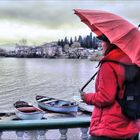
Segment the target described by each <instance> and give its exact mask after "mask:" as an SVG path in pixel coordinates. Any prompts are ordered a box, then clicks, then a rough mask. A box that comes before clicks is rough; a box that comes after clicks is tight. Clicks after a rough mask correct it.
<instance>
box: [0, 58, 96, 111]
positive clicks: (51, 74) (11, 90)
mask: <svg viewBox="0 0 140 140" xmlns="http://www.w3.org/2000/svg"><path fill="white" fill-rule="evenodd" d="M96 66H97V62H93V61H89V60H87V59H38V58H37V59H35V58H33V59H32V58H31V59H30V58H0V75H1V76H0V112H12V111H13V110H14V108H13V103H14V102H15V101H17V100H25V101H28V102H30V103H32V104H34V105H37V104H36V101H35V96H36V95H47V96H51V97H57V98H61V99H68V100H70V99H72V97H73V96H74V95H79V93H78V90H79V89H80V88H81V87H82V86H83V85H84V84H85V83H86V82H87V81H88V80H89V79H90V77H91V76H92V75H93V74H94V72H95V71H96V70H97V68H96ZM93 86H94V81H93V82H91V83H90V84H89V86H88V87H87V88H86V89H85V91H88V90H89V91H91V90H92V91H93V90H94V88H93Z"/></svg>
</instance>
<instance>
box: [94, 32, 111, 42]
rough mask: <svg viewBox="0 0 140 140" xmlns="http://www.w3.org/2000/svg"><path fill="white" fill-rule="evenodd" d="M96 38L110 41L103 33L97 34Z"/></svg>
mask: <svg viewBox="0 0 140 140" xmlns="http://www.w3.org/2000/svg"><path fill="white" fill-rule="evenodd" d="M96 38H98V39H100V40H103V41H105V42H108V43H110V41H109V39H108V38H107V37H106V36H105V35H104V34H102V35H99V36H97V37H96Z"/></svg>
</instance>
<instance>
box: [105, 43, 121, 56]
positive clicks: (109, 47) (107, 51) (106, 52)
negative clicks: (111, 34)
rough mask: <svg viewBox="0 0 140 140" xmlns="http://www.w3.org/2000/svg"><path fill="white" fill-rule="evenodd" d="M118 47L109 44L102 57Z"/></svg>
mask: <svg viewBox="0 0 140 140" xmlns="http://www.w3.org/2000/svg"><path fill="white" fill-rule="evenodd" d="M117 48H118V47H117V46H116V45H115V44H109V46H108V47H107V49H106V51H105V53H104V55H105V56H106V55H107V54H108V53H109V52H111V51H112V50H115V49H117Z"/></svg>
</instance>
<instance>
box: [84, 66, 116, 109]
mask: <svg viewBox="0 0 140 140" xmlns="http://www.w3.org/2000/svg"><path fill="white" fill-rule="evenodd" d="M98 80H99V81H98V85H96V86H97V87H96V89H97V90H96V92H95V93H86V94H84V100H85V102H86V103H87V104H93V105H95V106H98V107H105V106H108V105H111V104H112V103H114V101H115V97H116V92H117V79H116V77H115V74H114V71H113V68H112V66H111V64H109V63H104V64H102V66H101V68H100V71H99V73H98Z"/></svg>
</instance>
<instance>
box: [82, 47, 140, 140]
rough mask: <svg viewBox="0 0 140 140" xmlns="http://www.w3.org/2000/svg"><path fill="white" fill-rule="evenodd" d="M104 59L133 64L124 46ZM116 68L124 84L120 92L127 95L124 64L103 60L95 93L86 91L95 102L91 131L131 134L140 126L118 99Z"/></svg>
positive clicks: (119, 135)
mask: <svg viewBox="0 0 140 140" xmlns="http://www.w3.org/2000/svg"><path fill="white" fill-rule="evenodd" d="M104 59H105V60H116V61H119V62H123V63H126V64H131V60H130V59H129V57H128V56H127V55H126V54H124V53H123V52H122V51H121V50H120V49H115V50H113V51H111V52H110V53H109V54H108V55H107V56H105V57H104ZM112 68H113V69H114V70H115V72H116V74H117V78H118V84H119V87H122V88H121V89H120V91H119V93H118V95H119V97H122V96H123V91H124V86H122V84H123V81H124V68H123V67H122V66H120V65H118V64H115V63H112V62H105V63H103V64H102V66H101V67H100V70H99V73H98V75H97V78H96V85H95V87H96V89H95V93H86V94H84V100H85V102H86V103H87V104H93V105H94V106H95V107H94V110H93V112H92V118H91V123H90V134H91V135H95V136H108V137H111V138H130V137H132V136H134V135H135V134H137V133H138V132H139V130H138V128H137V127H136V125H135V123H134V122H133V121H131V120H129V119H128V118H126V117H125V116H124V115H123V114H122V112H121V107H120V105H119V104H118V102H117V101H116V92H117V91H116V90H117V81H116V77H115V75H114V72H113V69H112Z"/></svg>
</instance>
